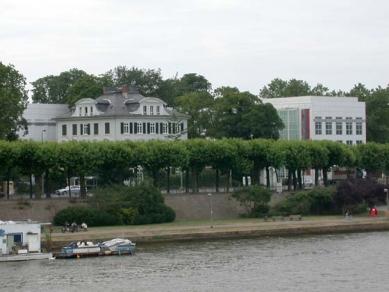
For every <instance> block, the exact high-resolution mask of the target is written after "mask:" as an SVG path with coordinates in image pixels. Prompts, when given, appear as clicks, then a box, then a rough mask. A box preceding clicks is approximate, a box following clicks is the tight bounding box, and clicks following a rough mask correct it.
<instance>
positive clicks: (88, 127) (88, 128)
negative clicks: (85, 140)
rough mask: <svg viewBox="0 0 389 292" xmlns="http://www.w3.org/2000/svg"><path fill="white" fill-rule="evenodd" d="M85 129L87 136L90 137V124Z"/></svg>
mask: <svg viewBox="0 0 389 292" xmlns="http://www.w3.org/2000/svg"><path fill="white" fill-rule="evenodd" d="M86 128H87V130H88V133H87V134H88V135H90V124H88V125H87V126H86Z"/></svg>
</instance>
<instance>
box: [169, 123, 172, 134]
mask: <svg viewBox="0 0 389 292" xmlns="http://www.w3.org/2000/svg"><path fill="white" fill-rule="evenodd" d="M168 127H169V129H168V133H169V134H171V133H172V123H169V124H168Z"/></svg>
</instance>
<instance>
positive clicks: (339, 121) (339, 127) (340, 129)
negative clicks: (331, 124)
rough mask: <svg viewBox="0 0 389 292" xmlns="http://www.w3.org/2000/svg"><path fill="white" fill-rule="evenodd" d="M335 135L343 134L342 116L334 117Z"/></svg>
mask: <svg viewBox="0 0 389 292" xmlns="http://www.w3.org/2000/svg"><path fill="white" fill-rule="evenodd" d="M336 135H343V126H342V118H340V117H337V118H336Z"/></svg>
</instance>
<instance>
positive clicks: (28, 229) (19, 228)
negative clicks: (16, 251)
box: [0, 223, 41, 254]
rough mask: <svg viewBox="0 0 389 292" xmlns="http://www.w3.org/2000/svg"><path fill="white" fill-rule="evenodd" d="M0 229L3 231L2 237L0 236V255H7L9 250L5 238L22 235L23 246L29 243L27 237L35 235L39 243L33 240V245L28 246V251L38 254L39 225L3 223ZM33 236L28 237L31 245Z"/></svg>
mask: <svg viewBox="0 0 389 292" xmlns="http://www.w3.org/2000/svg"><path fill="white" fill-rule="evenodd" d="M0 229H2V230H4V235H3V236H0V249H1V251H2V254H9V253H10V252H11V250H9V249H8V245H7V238H8V236H9V235H13V234H22V243H23V245H25V244H27V243H28V242H29V235H28V234H31V235H34V234H36V236H35V238H36V237H37V238H39V241H36V240H34V243H33V244H32V245H31V246H29V251H31V252H38V251H40V238H41V225H40V224H35V223H13V224H10V223H5V224H0ZM33 237H34V236H30V241H31V243H32V241H33V239H32V238H33Z"/></svg>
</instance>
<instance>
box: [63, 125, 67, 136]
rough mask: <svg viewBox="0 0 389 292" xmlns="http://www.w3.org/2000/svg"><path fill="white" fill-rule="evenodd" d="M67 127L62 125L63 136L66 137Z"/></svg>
mask: <svg viewBox="0 0 389 292" xmlns="http://www.w3.org/2000/svg"><path fill="white" fill-rule="evenodd" d="M66 135H67V134H66V125H62V136H66Z"/></svg>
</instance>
